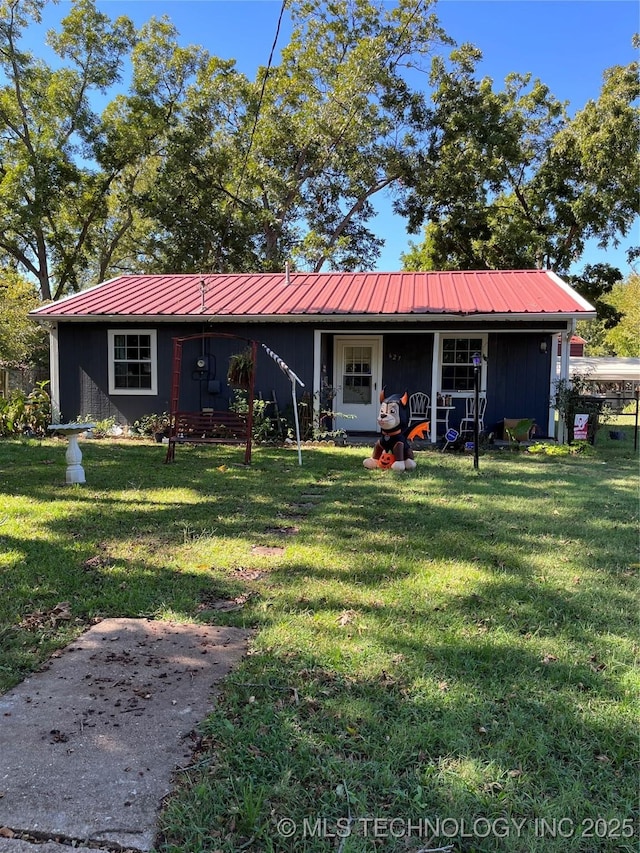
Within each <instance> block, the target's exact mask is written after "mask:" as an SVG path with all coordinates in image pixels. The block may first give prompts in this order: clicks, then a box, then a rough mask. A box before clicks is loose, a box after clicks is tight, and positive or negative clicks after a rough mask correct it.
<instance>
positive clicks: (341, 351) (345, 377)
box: [333, 336, 382, 432]
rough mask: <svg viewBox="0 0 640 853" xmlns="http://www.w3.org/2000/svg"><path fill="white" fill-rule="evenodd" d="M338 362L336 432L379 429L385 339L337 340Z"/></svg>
mask: <svg viewBox="0 0 640 853" xmlns="http://www.w3.org/2000/svg"><path fill="white" fill-rule="evenodd" d="M334 363H335V370H334V378H333V387H334V388H335V389H336V392H337V393H336V397H335V400H334V411H335V412H336V419H335V420H336V424H335V426H336V429H345V430H347V432H348V431H349V430H352V431H353V430H356V431H367V432H371V431H374V430H377V428H378V425H377V423H376V418H377V416H378V411H379V409H380V382H381V376H382V338H380V337H378V336H376V337H366V338H365V337H351V338H347V337H344V338H342V337H336V339H335V362H334ZM344 415H347V416H348V417H343V416H344ZM354 416H355V417H354Z"/></svg>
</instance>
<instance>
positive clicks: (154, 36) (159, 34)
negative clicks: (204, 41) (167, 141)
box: [0, 0, 200, 300]
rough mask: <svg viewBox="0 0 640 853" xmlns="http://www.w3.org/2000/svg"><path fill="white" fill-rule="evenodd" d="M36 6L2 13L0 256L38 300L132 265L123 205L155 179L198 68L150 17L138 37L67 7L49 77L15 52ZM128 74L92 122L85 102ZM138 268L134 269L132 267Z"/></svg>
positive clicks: (88, 11) (31, 0) (88, 6)
mask: <svg viewBox="0 0 640 853" xmlns="http://www.w3.org/2000/svg"><path fill="white" fill-rule="evenodd" d="M45 2H46V0H9V2H2V3H0V75H1V79H2V84H3V85H2V87H1V88H0V123H1V128H2V132H1V134H0V164H1V165H0V254H2V255H4V257H5V258H6V259H7V260H8V261H10V262H11V263H13V264H17V265H18V266H19V267H20V268H21V269H22V270H23V271H25V272H26V273H28V274H30V275H31V276H33V277H34V278H35V279H37V281H38V284H39V289H40V294H41V297H42V299H43V300H50V299H57V298H58V297H59V296H61V295H63V294H64V293H66V292H68V291H70V290H71V291H74V290H79V289H81V288H82V287H83V286H86V284H88V283H91V282H95V281H96V280H100V278H102V277H104V275H105V274H106V273H107V271H108V270H110V269H112V268H114V267H116V268H117V267H118V266H119V265H124V266H126V264H127V258H129V259H130V260H131V261H132V263H133V265H135V266H138V265H137V263H136V262H137V257H136V254H137V252H138V247H137V245H136V239H137V238H138V237H139V234H136V231H143V230H144V229H145V227H150V226H149V224H147V225H146V226H145V225H144V223H142V221H141V219H140V216H139V213H138V212H137V211H136V210H135V208H134V207H133V204H132V199H133V194H134V192H135V190H136V189H137V187H138V184H139V183H140V182H141V181H145V180H146V181H149V180H150V179H152V178H153V168H152V165H153V157H157V156H160V155H161V151H162V138H163V134H164V133H165V132H166V129H167V127H168V126H169V125H170V123H171V121H172V120H173V117H174V115H175V113H176V111H177V105H178V104H179V103H180V100H181V98H182V95H183V87H184V84H185V80H186V79H188V78H189V77H190V75H191V74H192V73H193V70H194V68H195V66H196V65H197V63H198V61H199V58H200V51H199V50H198V49H197V48H184V49H183V48H179V47H178V45H177V42H176V38H175V35H176V34H175V29H174V28H173V27H172V26H171V25H170V24H169V23H168V22H166V21H156V20H154V19H152V20H151V21H150V22H149V23H148V24H147V25H145V26H144V27H143V28H142V29H141V30H140V32H138V33H136V31H135V29H134V27H133V24H132V23H131V21H130V20H129V19H128V18H126V17H124V16H123V17H119V18H117V19H116V20H115V21H111V20H110V19H109V18H108V17H107V16H106V15H104V14H102V13H100V12H98V11H97V9H96V7H95V3H94V0H76V2H74V3H73V5H72V7H71V11H70V13H69V14H68V15H67V16H66V17H65V18H64V19H63V21H62V26H61V30H60V32H58V33H55V32H49V33H48V35H47V41H48V43H49V45H50V46H51V47H52V48H53V49H54V51H55V52H56V54H57V55H58V57H59V58H60V62H61V64H60V67H58V68H56V69H53V68H51V67H49V66H47V65H46V64H45V63H44V62H43V61H42V60H39V59H37V58H35V57H33V56H32V55H31V54H29V53H25V52H23V51H22V50H20V46H19V44H20V38H21V34H22V31H23V29H24V28H25V27H26V26H28V25H29V23H30V22H31V21H40V17H41V11H42V8H43V7H44V5H45ZM127 58H130V59H131V62H132V65H133V80H132V85H131V88H130V91H129V93H128V95H127V96H126V97H125V96H118V97H116V98H115V99H114V100H113V101H111V102H110V103H109V104H108V105H107V107H106V108H105V109H104V111H103V112H102V113H101V114H99V113H97V112H96V111H95V110H94V108H93V96H94V95H95V94H96V93H98V94H101V95H105V94H107V92H108V91H109V90H110V88H111V87H113V86H114V85H116V84H117V83H119V81H120V79H121V74H122V70H123V67H124V61H125V59H127ZM138 270H139V266H138Z"/></svg>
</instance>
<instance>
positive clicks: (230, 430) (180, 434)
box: [165, 410, 251, 462]
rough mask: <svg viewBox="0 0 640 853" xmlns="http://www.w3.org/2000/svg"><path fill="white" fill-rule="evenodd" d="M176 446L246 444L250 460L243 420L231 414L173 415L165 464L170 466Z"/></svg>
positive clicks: (223, 412) (248, 441) (247, 425)
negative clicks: (167, 463) (168, 463)
mask: <svg viewBox="0 0 640 853" xmlns="http://www.w3.org/2000/svg"><path fill="white" fill-rule="evenodd" d="M176 444H245V445H246V446H247V451H246V454H245V462H248V461H249V459H250V456H251V434H250V431H249V424H248V423H247V420H246V419H245V418H242V417H241V416H240V415H238V414H236V413H235V412H230V411H228V410H227V411H219V412H217V411H209V412H176V413H175V415H174V416H173V418H172V423H171V428H170V432H169V447H168V448H167V457H166V459H165V462H173V461H174V459H175V455H176Z"/></svg>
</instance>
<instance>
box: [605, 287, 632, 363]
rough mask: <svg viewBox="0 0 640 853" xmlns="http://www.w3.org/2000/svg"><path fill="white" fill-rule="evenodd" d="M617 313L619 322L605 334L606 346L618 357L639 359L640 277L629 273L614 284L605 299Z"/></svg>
mask: <svg viewBox="0 0 640 853" xmlns="http://www.w3.org/2000/svg"><path fill="white" fill-rule="evenodd" d="M607 301H608V303H609V304H610V305H611V306H613V308H614V309H615V310H616V311H617V312H618V313H619V315H620V320H619V322H618V323H617V324H616V325H615V326H614V327H613V328H611V329H609V330H608V331H607V333H606V341H607V344H608V345H609V346H610V347H611V348H612V350H613V351H614V353H615V354H616V355H617V356H620V357H630V358H639V357H640V275H639V274H638V273H637V272H633V273H631V275H630V276H629V277H628V278H627V280H626V281H620V282H618V283H617V284H615V285H614V286H613V288H612V290H611V292H610V294H609V295H608V297H607Z"/></svg>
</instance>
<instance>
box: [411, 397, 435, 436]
mask: <svg viewBox="0 0 640 853" xmlns="http://www.w3.org/2000/svg"><path fill="white" fill-rule="evenodd" d="M428 419H429V395H428V394H425V393H424V391H416V392H415V393H414V394H411V396H410V397H409V424H408V425H409V426H411V424H412V423H414V422H415V423H420V422H422V421H426V420H428ZM426 438H427V441H429V439H430V438H431V435H430V432H429V430H427V435H426Z"/></svg>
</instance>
